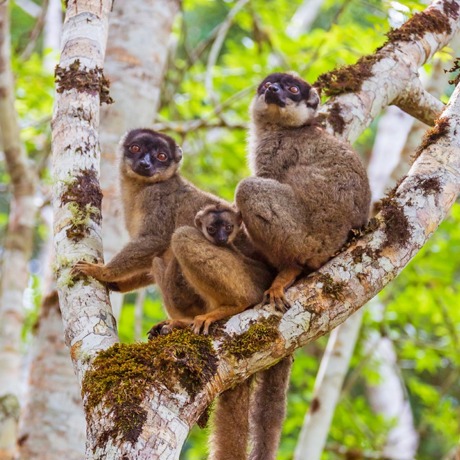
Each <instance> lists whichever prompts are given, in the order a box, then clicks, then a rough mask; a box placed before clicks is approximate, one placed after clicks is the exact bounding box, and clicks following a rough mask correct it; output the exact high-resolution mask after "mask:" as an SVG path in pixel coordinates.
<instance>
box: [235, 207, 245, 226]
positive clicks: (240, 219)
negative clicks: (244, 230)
mask: <svg viewBox="0 0 460 460" xmlns="http://www.w3.org/2000/svg"><path fill="white" fill-rule="evenodd" d="M236 223H237V224H238V227H241V224H242V223H243V215H242V214H241V211H238V212H237V213H236Z"/></svg>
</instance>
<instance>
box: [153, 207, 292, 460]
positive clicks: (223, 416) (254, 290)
mask: <svg viewBox="0 0 460 460" xmlns="http://www.w3.org/2000/svg"><path fill="white" fill-rule="evenodd" d="M195 225H196V227H197V228H191V227H181V228H179V229H178V230H176V232H175V233H174V235H173V237H172V244H171V248H172V251H173V253H174V255H175V257H176V260H177V261H178V263H179V265H180V267H181V269H182V271H183V273H184V276H185V277H186V279H187V280H188V282H189V283H190V284H191V285H192V286H193V288H194V289H195V290H196V291H197V292H198V293H199V294H200V295H201V296H202V297H203V298H204V299H205V300H206V304H207V306H206V312H205V313H204V314H201V315H198V316H196V317H195V319H194V321H193V327H194V330H195V332H197V333H198V332H200V330H201V328H203V332H204V333H207V332H208V328H209V325H210V324H212V323H213V322H215V321H217V320H219V319H222V318H226V317H228V316H231V315H234V314H237V313H240V312H241V311H243V310H245V309H246V308H247V307H249V306H251V305H255V304H257V303H259V302H260V301H261V300H262V298H263V293H264V290H265V289H267V288H268V287H269V286H270V283H271V282H272V280H273V274H272V273H271V271H270V270H269V269H268V268H267V267H266V265H265V264H264V263H262V262H260V261H257V260H254V259H252V258H250V257H247V256H245V255H244V254H243V253H242V252H241V251H240V250H239V249H238V248H237V247H235V245H234V244H233V242H234V240H235V236H236V235H237V234H238V229H239V228H240V226H241V216H240V214H239V213H237V212H236V211H235V209H234V208H233V207H231V206H229V205H224V204H218V205H209V206H206V207H205V208H204V209H203V210H201V211H200V212H198V214H197V216H196V218H195ZM158 275H159V274H158ZM158 275H157V274H155V276H158ZM160 276H161V275H160ZM291 362H292V358H291V357H287V358H284V359H283V360H281V361H280V362H279V363H278V364H276V365H275V366H273V367H271V368H270V369H267V370H265V371H262V372H259V373H258V374H257V375H256V377H255V378H256V385H255V388H254V391H253V392H252V400H251V402H250V385H251V381H250V379H248V380H247V381H245V382H242V383H241V384H239V385H237V386H235V387H234V388H232V389H230V390H227V391H225V392H224V393H223V394H222V395H220V396H219V398H218V399H217V404H216V409H215V417H214V430H213V433H212V439H211V455H210V459H212V460H246V459H247V458H248V457H247V444H248V432H249V431H250V433H251V437H252V441H253V442H252V444H253V446H252V451H251V454H250V458H251V460H274V459H275V457H276V450H277V447H278V443H279V438H280V434H281V427H282V422H283V420H284V417H285V407H286V404H285V401H286V393H287V387H288V384H289V371H290V367H291ZM249 421H250V429H249V426H248V424H249Z"/></svg>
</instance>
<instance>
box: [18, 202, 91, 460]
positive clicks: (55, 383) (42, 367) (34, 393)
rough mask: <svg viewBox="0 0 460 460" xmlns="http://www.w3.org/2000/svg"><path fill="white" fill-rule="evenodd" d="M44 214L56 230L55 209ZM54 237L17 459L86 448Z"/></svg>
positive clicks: (51, 457)
mask: <svg viewBox="0 0 460 460" xmlns="http://www.w3.org/2000/svg"><path fill="white" fill-rule="evenodd" d="M42 217H43V218H44V220H45V222H46V223H47V224H48V227H49V230H50V235H52V220H53V218H52V210H51V209H50V207H46V208H44V209H43V211H42ZM54 259H55V258H54V250H53V245H52V241H51V239H49V241H48V244H47V245H46V247H45V248H44V260H43V266H44V270H43V271H44V275H43V292H44V293H45V294H44V297H43V301H42V304H41V307H40V317H39V320H38V323H37V325H36V326H35V328H34V339H33V343H32V346H31V347H30V349H31V353H32V356H31V359H30V361H31V364H30V369H29V380H28V388H27V395H26V398H25V403H24V405H23V407H22V410H21V416H20V420H19V439H18V450H19V455H18V459H20V460H62V459H64V458H65V459H68V460H81V459H82V458H83V457H84V454H85V417H84V413H83V403H82V400H81V396H80V389H79V387H78V385H77V381H76V379H75V373H74V371H73V368H72V362H71V359H70V356H69V351H68V349H67V347H66V345H65V343H64V334H63V327H62V318H61V313H60V310H59V301H58V297H57V291H56V283H55V280H54V273H52V266H53V264H54Z"/></svg>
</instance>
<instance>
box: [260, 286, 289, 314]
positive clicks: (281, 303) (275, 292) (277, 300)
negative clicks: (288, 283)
mask: <svg viewBox="0 0 460 460" xmlns="http://www.w3.org/2000/svg"><path fill="white" fill-rule="evenodd" d="M264 302H265V303H269V304H270V305H271V306H272V307H274V308H275V309H276V310H277V311H280V312H281V313H284V312H285V311H287V310H288V309H289V308H291V304H290V303H289V301H288V300H287V299H286V297H285V295H284V288H283V287H282V286H279V287H278V286H272V287H271V288H270V289H267V290H266V291H265V292H264Z"/></svg>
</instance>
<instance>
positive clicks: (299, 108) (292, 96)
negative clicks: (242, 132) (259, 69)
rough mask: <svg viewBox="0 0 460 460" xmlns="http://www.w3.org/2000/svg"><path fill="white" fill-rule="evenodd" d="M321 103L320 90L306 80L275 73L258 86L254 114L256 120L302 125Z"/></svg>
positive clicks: (288, 125) (254, 101)
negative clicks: (318, 91)
mask: <svg viewBox="0 0 460 460" xmlns="http://www.w3.org/2000/svg"><path fill="white" fill-rule="evenodd" d="M318 104H319V96H318V93H317V92H316V90H315V89H314V88H313V87H312V86H310V85H309V84H308V83H307V82H306V81H304V80H302V79H301V78H299V77H296V76H294V75H291V74H287V73H273V74H271V75H269V76H268V77H266V78H265V79H264V80H263V81H262V83H261V84H260V85H259V87H258V88H257V95H256V97H255V98H254V100H253V103H252V114H253V117H254V120H255V121H256V123H257V122H260V123H263V122H264V121H265V122H266V123H275V124H279V125H281V126H283V127H299V126H303V125H305V124H308V123H309V122H310V121H311V120H312V119H313V118H314V117H315V115H316V110H317V108H318Z"/></svg>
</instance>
